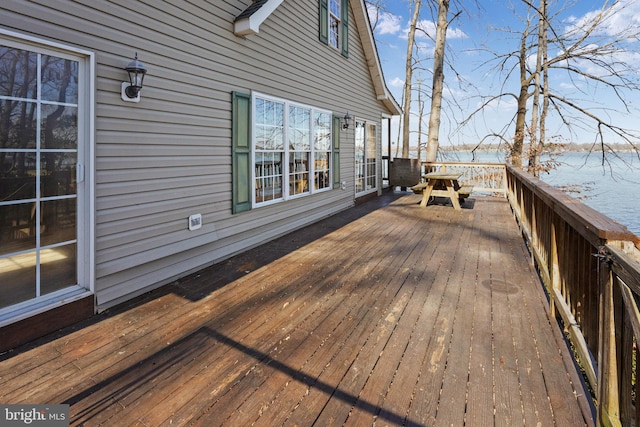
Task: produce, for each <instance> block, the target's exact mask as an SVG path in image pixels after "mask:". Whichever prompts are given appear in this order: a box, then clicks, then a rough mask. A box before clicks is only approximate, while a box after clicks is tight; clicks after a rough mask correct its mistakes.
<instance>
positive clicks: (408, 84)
mask: <svg viewBox="0 0 640 427" xmlns="http://www.w3.org/2000/svg"><path fill="white" fill-rule="evenodd" d="M420 1H421V0H413V15H412V17H411V23H410V24H409V34H408V37H409V39H408V41H407V57H406V62H405V67H406V75H405V79H404V91H403V107H404V114H403V116H402V157H404V158H409V134H410V130H409V129H410V125H411V90H412V79H413V50H414V44H415V38H416V25H417V23H418V17H419V16H420Z"/></svg>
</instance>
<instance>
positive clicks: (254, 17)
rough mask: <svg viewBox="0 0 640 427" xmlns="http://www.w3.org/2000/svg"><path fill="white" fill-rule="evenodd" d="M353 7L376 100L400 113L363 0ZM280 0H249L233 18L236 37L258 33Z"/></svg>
mask: <svg viewBox="0 0 640 427" xmlns="http://www.w3.org/2000/svg"><path fill="white" fill-rule="evenodd" d="M349 1H351V5H352V6H353V15H354V18H355V24H356V30H357V31H358V36H359V37H360V40H361V42H362V47H363V49H364V56H365V60H366V61H367V67H368V68H369V73H370V75H371V80H372V82H373V86H374V89H375V92H376V96H377V99H378V101H380V102H382V103H383V104H384V105H385V107H387V109H388V110H389V112H390V113H391V114H392V115H400V114H402V108H401V107H400V105H399V104H398V102H397V101H396V100H395V98H394V97H393V95H391V92H389V89H388V88H387V85H386V83H385V81H384V75H383V74H382V66H381V65H380V58H379V57H378V49H377V48H376V42H375V40H374V38H373V32H372V31H371V23H370V22H369V15H368V13H367V6H366V4H365V1H364V0H349ZM282 2H283V0H253V2H252V3H251V4H250V5H249V7H247V8H246V9H245V10H244V11H243V12H242V13H241V14H240V15H238V16H237V17H236V19H235V21H234V28H233V32H234V34H235V35H237V36H246V35H249V34H258V31H259V29H260V24H262V23H263V22H264V21H265V20H266V19H267V18H268V17H269V16H270V15H271V14H272V13H273V11H275V10H276V8H277V7H278V6H280V4H281V3H282Z"/></svg>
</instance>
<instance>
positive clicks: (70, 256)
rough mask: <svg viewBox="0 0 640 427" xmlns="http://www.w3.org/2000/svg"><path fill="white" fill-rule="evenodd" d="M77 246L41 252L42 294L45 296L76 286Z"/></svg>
mask: <svg viewBox="0 0 640 427" xmlns="http://www.w3.org/2000/svg"><path fill="white" fill-rule="evenodd" d="M76 257H77V254H76V244H75V243H74V244H70V245H64V246H58V247H55V248H47V249H43V250H41V251H40V276H41V279H40V294H41V295H45V294H48V293H51V292H54V291H57V290H60V289H63V288H66V287H68V286H73V285H75V284H76V283H77V282H78V280H77V278H76Z"/></svg>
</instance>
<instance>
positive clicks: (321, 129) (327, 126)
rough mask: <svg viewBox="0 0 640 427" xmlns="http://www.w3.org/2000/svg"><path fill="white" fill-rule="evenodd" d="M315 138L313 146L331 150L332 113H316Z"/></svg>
mask: <svg viewBox="0 0 640 427" xmlns="http://www.w3.org/2000/svg"><path fill="white" fill-rule="evenodd" d="M314 132H315V138H314V143H313V147H314V148H315V149H316V150H322V151H329V150H331V114H327V113H316V114H315V128H314Z"/></svg>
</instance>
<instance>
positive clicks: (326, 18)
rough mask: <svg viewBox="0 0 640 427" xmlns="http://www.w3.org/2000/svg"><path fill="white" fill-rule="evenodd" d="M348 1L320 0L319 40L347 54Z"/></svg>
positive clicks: (346, 55)
mask: <svg viewBox="0 0 640 427" xmlns="http://www.w3.org/2000/svg"><path fill="white" fill-rule="evenodd" d="M348 21H349V1H348V0H320V19H319V23H320V41H321V42H322V43H324V44H326V45H329V46H331V47H333V48H335V49H337V50H338V51H340V52H341V53H342V55H343V56H344V57H348V56H349V42H348V38H349V37H348V36H349V23H348Z"/></svg>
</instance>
